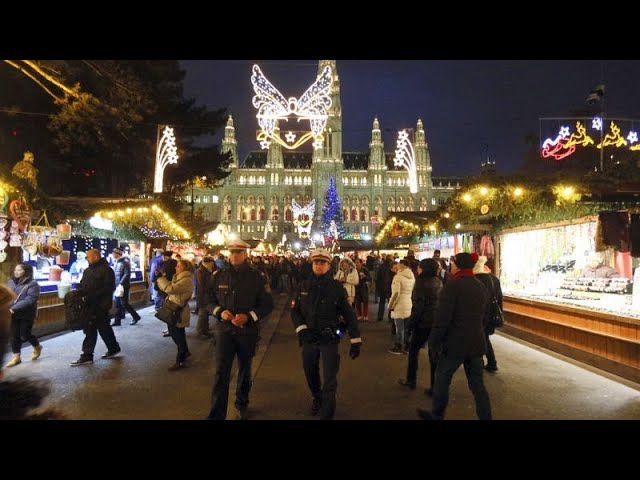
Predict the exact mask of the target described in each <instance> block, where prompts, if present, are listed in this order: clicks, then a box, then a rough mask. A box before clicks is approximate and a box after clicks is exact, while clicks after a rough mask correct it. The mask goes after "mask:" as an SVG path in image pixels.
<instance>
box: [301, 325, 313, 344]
mask: <svg viewBox="0 0 640 480" xmlns="http://www.w3.org/2000/svg"><path fill="white" fill-rule="evenodd" d="M311 337H312V335H311V332H310V331H309V329H308V328H305V329H303V330H300V331H299V332H298V345H300V346H302V344H304V343H309V342H310V340H311Z"/></svg>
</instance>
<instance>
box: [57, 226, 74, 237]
mask: <svg viewBox="0 0 640 480" xmlns="http://www.w3.org/2000/svg"><path fill="white" fill-rule="evenodd" d="M56 230H57V232H58V236H59V237H60V240H69V239H70V238H71V225H69V224H68V223H59V224H58V225H56Z"/></svg>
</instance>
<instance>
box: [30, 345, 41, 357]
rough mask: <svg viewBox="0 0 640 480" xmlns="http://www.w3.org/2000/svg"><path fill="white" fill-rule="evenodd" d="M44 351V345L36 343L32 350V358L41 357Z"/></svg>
mask: <svg viewBox="0 0 640 480" xmlns="http://www.w3.org/2000/svg"><path fill="white" fill-rule="evenodd" d="M41 353H42V345H36V346H35V347H33V352H31V360H37V359H38V358H40V354H41Z"/></svg>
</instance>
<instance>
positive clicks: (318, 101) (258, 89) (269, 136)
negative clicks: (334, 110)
mask: <svg viewBox="0 0 640 480" xmlns="http://www.w3.org/2000/svg"><path fill="white" fill-rule="evenodd" d="M332 83H333V75H332V73H331V67H329V66H328V65H327V66H326V67H325V68H324V69H323V70H322V72H321V73H320V75H318V78H317V79H316V80H315V82H314V83H313V84H312V85H311V86H310V87H309V88H308V89H307V90H306V91H305V92H304V93H303V94H302V96H301V97H300V98H295V97H289V99H286V98H285V97H284V96H283V95H282V94H281V93H280V92H279V91H278V89H277V88H276V87H274V86H273V84H272V83H271V82H270V81H269V80H267V77H265V76H264V74H263V73H262V71H261V70H260V67H258V65H254V66H253V70H252V75H251V84H252V85H253V91H254V92H255V95H254V97H253V100H252V103H253V106H254V107H255V108H256V109H257V110H258V113H257V114H256V118H257V119H258V125H259V126H260V131H259V133H258V136H257V140H258V141H259V142H260V146H261V147H262V148H263V149H265V150H266V149H268V148H269V146H270V145H271V142H272V141H274V142H277V143H278V144H280V145H281V146H283V147H284V148H287V149H289V150H294V149H296V148H298V147H299V146H300V145H302V144H304V143H305V142H307V141H308V140H309V139H311V138H313V148H314V149H320V148H322V144H323V141H324V137H323V132H324V130H325V128H326V126H327V117H328V115H329V114H328V112H329V108H330V107H331V97H330V96H329V95H330V93H331V85H332ZM290 119H291V120H294V119H296V120H297V122H300V120H308V121H309V125H310V130H309V131H305V133H304V134H302V135H299V134H294V131H293V130H289V128H288V126H287V125H286V123H287V122H288V121H289V120H290ZM279 122H282V125H281V124H279ZM280 128H282V131H284V132H286V133H285V139H284V140H283V139H282V138H281V136H280Z"/></svg>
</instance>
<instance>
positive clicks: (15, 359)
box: [5, 353, 22, 368]
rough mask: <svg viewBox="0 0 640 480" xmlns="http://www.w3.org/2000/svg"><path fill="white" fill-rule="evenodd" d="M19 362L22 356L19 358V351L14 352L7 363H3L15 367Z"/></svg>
mask: <svg viewBox="0 0 640 480" xmlns="http://www.w3.org/2000/svg"><path fill="white" fill-rule="evenodd" d="M19 363H22V358H20V354H19V353H14V354H13V357H11V360H10V361H9V363H7V364H6V365H5V367H7V368H8V367H15V366H16V365H18V364H19Z"/></svg>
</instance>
